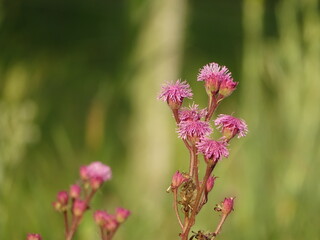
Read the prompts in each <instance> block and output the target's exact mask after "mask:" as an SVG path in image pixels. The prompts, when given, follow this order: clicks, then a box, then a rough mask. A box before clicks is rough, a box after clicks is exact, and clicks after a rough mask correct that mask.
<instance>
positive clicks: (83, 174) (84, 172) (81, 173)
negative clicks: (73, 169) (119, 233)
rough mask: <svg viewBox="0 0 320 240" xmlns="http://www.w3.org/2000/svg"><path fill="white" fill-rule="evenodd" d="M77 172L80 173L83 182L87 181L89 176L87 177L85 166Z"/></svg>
mask: <svg viewBox="0 0 320 240" xmlns="http://www.w3.org/2000/svg"><path fill="white" fill-rule="evenodd" d="M79 172H80V177H81V179H82V180H84V181H85V180H88V178H89V175H88V168H87V166H81V167H80V170H79Z"/></svg>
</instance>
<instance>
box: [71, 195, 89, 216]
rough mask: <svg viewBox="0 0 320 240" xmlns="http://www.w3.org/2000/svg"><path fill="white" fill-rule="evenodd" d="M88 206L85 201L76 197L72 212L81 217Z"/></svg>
mask: <svg viewBox="0 0 320 240" xmlns="http://www.w3.org/2000/svg"><path fill="white" fill-rule="evenodd" d="M87 208H88V206H87V204H86V202H85V201H83V200H80V199H76V200H75V202H74V204H73V209H72V212H73V214H74V215H75V216H76V217H80V216H82V215H83V213H84V212H85V211H86V210H87Z"/></svg>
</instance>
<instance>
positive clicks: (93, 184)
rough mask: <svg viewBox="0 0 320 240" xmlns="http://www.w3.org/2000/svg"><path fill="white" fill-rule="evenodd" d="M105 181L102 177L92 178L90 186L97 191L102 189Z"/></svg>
mask: <svg viewBox="0 0 320 240" xmlns="http://www.w3.org/2000/svg"><path fill="white" fill-rule="evenodd" d="M102 183H103V179H102V178H101V177H92V178H90V186H91V188H92V189H94V190H97V189H98V188H100V187H101V185H102Z"/></svg>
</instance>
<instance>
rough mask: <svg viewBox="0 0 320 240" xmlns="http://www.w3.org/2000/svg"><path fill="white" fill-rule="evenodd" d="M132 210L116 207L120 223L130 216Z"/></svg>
mask: <svg viewBox="0 0 320 240" xmlns="http://www.w3.org/2000/svg"><path fill="white" fill-rule="evenodd" d="M130 214H131V212H130V211H129V210H128V209H125V208H117V209H116V219H117V221H118V222H119V223H122V222H124V221H125V220H126V219H127V218H128V217H129V216H130Z"/></svg>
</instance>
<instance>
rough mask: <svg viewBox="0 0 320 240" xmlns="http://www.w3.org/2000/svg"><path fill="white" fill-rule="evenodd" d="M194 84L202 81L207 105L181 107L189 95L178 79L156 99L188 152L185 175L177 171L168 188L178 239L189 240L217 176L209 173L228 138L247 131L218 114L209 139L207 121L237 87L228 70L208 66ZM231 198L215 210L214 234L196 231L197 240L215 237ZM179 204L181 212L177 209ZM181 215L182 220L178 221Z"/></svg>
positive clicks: (223, 153) (242, 124) (225, 148)
mask: <svg viewBox="0 0 320 240" xmlns="http://www.w3.org/2000/svg"><path fill="white" fill-rule="evenodd" d="M197 80H198V81H203V82H204V85H205V89H206V92H207V94H208V106H207V108H205V109H200V108H199V106H198V105H197V104H194V103H193V104H192V105H191V106H189V108H184V107H182V104H183V100H184V98H191V97H192V92H191V89H190V86H189V85H188V84H187V83H186V82H181V81H180V80H178V81H176V82H175V83H167V84H166V85H164V86H163V87H162V91H161V93H160V95H159V97H158V98H159V99H162V100H164V101H166V102H167V104H168V105H169V107H170V108H171V110H172V113H173V116H174V118H175V121H176V123H177V128H178V129H177V133H178V137H179V138H181V139H182V140H183V142H184V144H185V146H186V147H187V148H188V150H189V153H190V163H189V172H186V173H185V172H180V171H177V172H176V173H175V174H174V175H173V177H172V181H171V185H170V187H169V188H168V190H167V191H168V192H169V191H170V190H171V191H172V192H173V195H174V204H173V205H174V211H175V214H176V217H177V220H178V223H179V225H180V227H181V233H180V234H179V236H180V237H181V240H187V239H189V233H190V230H191V227H192V226H193V225H194V223H195V218H196V215H197V214H198V213H199V211H200V210H201V208H202V207H203V205H205V204H206V203H207V201H208V194H209V193H210V192H211V190H212V189H213V187H214V184H215V180H216V178H217V177H215V176H213V175H212V173H213V170H214V168H215V167H216V165H217V163H218V162H219V161H220V160H221V159H222V158H227V157H228V156H229V150H228V145H229V142H230V140H231V139H232V138H234V137H235V136H237V137H238V138H240V137H244V136H245V135H246V134H247V132H248V128H247V125H246V123H245V121H244V120H242V119H238V118H235V117H233V116H230V115H224V114H220V115H219V116H218V118H217V119H216V120H215V121H214V125H215V126H216V127H217V129H220V131H221V134H222V136H221V138H220V139H218V140H214V139H212V138H211V137H210V134H211V133H212V132H213V129H212V127H211V124H210V121H211V118H212V116H213V114H214V112H215V111H216V109H217V107H218V106H219V104H220V102H221V101H222V100H223V99H224V98H226V97H227V96H229V95H230V94H231V93H232V92H233V91H234V90H235V89H236V86H237V85H238V83H237V82H234V81H233V78H232V77H231V73H230V72H229V69H228V68H227V67H225V66H220V65H219V64H217V63H209V64H207V65H205V66H204V67H203V68H201V69H200V72H199V74H198V78H197ZM200 155H203V158H204V163H205V165H206V172H205V174H204V177H203V179H202V180H201V179H200V178H199V164H200V161H199V159H198V158H199V156H200ZM233 204H234V198H225V200H224V201H223V202H222V203H221V204H220V205H217V207H215V210H216V211H218V212H221V213H222V215H221V220H220V222H219V224H218V227H217V228H216V230H215V231H214V232H211V233H205V232H203V231H197V232H198V235H197V236H196V238H197V239H211V240H212V239H214V238H215V237H216V236H217V234H219V232H220V229H221V226H222V225H223V223H224V221H225V220H226V218H227V216H228V215H229V214H230V213H231V211H233ZM178 205H181V208H180V209H181V210H180V211H182V212H181V213H179V207H178ZM181 216H184V219H182V218H181Z"/></svg>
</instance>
